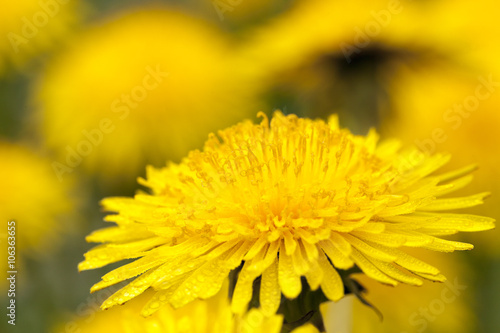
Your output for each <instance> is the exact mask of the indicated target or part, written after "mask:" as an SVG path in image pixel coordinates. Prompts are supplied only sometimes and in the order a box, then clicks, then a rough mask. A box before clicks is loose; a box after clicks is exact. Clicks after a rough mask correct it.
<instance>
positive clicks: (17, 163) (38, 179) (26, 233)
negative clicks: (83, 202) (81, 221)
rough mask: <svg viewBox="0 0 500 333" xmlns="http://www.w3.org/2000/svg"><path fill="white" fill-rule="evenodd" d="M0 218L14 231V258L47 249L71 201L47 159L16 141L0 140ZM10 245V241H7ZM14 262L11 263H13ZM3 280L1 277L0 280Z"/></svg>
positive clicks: (2, 235) (1, 234)
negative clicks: (0, 186) (0, 187)
mask: <svg viewBox="0 0 500 333" xmlns="http://www.w3.org/2000/svg"><path fill="white" fill-rule="evenodd" d="M0 158H1V160H2V163H0V174H2V175H3V179H2V192H1V194H0V220H1V221H4V222H3V223H5V224H7V223H8V222H11V221H13V222H14V223H11V224H9V226H11V227H14V229H11V228H9V231H14V232H15V235H9V236H14V237H16V239H15V247H16V249H15V251H16V254H17V257H16V259H17V260H18V261H22V259H21V257H20V256H19V254H20V253H21V254H33V252H34V251H35V250H39V249H43V250H48V249H50V248H52V247H53V245H54V243H55V241H56V240H57V234H58V233H59V232H61V230H62V229H63V228H62V226H61V225H60V223H58V222H59V218H60V217H61V216H62V215H63V214H66V213H68V212H69V211H70V210H71V209H72V208H73V207H74V202H73V200H72V199H70V198H69V196H68V192H69V184H70V183H71V182H70V180H69V179H68V181H67V182H64V183H60V182H59V181H58V180H57V178H56V176H55V175H54V173H53V171H52V169H51V167H50V161H49V160H45V159H43V158H41V157H39V156H38V155H36V154H35V153H34V152H32V151H31V150H29V149H28V148H25V147H23V146H20V145H14V144H11V143H7V142H3V141H0ZM7 237H8V236H7V227H6V226H5V227H2V228H1V230H0V240H1V243H2V249H4V248H5V247H4V246H6V242H7ZM11 245H12V244H11ZM18 263H19V262H17V263H16V264H15V265H17V264H18ZM0 265H1V266H0V269H2V271H3V272H6V271H7V269H6V265H7V260H2V261H1V264H0ZM2 283H4V280H2Z"/></svg>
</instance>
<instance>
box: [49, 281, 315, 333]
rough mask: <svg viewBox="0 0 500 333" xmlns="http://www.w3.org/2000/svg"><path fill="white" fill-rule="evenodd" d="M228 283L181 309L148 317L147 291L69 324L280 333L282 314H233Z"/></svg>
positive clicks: (130, 332)
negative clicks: (144, 310) (144, 309)
mask: <svg viewBox="0 0 500 333" xmlns="http://www.w3.org/2000/svg"><path fill="white" fill-rule="evenodd" d="M227 286H228V283H225V284H224V286H223V288H222V289H221V291H220V292H219V293H218V294H217V295H215V296H214V297H212V298H210V299H208V300H203V301H201V300H197V301H194V302H192V303H190V304H189V305H187V306H185V307H183V308H182V309H177V310H174V309H173V308H171V307H170V306H164V307H162V308H161V309H159V311H158V312H157V313H156V314H155V315H154V316H151V317H148V318H144V317H142V316H141V315H140V309H141V308H142V307H143V306H144V304H145V302H146V300H147V298H148V295H147V294H145V295H142V296H141V297H138V298H137V299H134V300H133V301H131V302H129V303H127V304H126V305H124V306H122V307H116V308H113V309H110V310H109V311H105V312H103V311H99V312H96V313H95V314H94V313H92V314H91V315H89V316H87V317H85V318H82V319H80V320H78V321H76V322H71V321H70V322H69V323H70V324H69V325H70V326H68V327H73V329H75V330H76V329H78V332H81V333H86V332H88V333H101V332H102V333H107V332H116V333H139V332H141V333H142V332H148V333H188V332H189V333H211V332H212V333H239V332H245V333H246V332H248V333H260V332H266V333H267V332H269V333H279V332H280V331H281V326H282V322H283V318H282V316H281V315H273V316H270V317H265V316H264V315H263V314H262V312H261V311H260V310H259V309H256V308H253V309H251V310H250V311H249V312H247V313H246V314H244V315H243V316H238V315H233V313H232V312H231V307H230V305H229V300H228V287H227ZM86 313H87V312H86ZM66 325H68V324H66ZM60 326H61V327H57V328H56V329H54V332H55V333H56V332H60V331H62V330H64V328H65V327H64V326H63V325H60ZM294 332H295V331H294ZM299 332H300V331H299ZM307 332H314V331H307Z"/></svg>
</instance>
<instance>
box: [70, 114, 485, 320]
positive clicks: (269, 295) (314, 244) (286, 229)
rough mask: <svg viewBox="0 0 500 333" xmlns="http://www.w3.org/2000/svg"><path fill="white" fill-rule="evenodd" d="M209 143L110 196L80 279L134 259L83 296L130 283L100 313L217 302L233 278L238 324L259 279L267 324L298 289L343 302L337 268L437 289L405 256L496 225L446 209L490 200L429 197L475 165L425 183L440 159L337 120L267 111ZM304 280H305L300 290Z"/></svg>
mask: <svg viewBox="0 0 500 333" xmlns="http://www.w3.org/2000/svg"><path fill="white" fill-rule="evenodd" d="M260 116H262V117H263V118H264V119H263V120H262V122H261V123H260V124H253V123H252V122H251V121H245V122H242V123H239V124H237V125H235V126H233V127H230V128H228V129H225V130H222V131H219V132H218V135H210V136H209V139H208V140H207V142H206V143H205V146H204V148H203V150H202V151H198V150H195V151H192V152H190V153H189V155H188V157H187V158H185V159H184V160H182V162H181V163H179V164H174V163H170V164H169V165H167V167H165V168H161V169H155V168H153V167H148V168H147V177H146V178H145V179H142V178H140V179H139V183H140V184H142V185H144V186H145V187H147V188H149V189H150V193H146V192H141V193H138V194H137V195H136V196H135V197H134V198H108V199H104V200H103V202H102V204H103V206H104V208H105V210H107V211H109V212H117V214H114V215H108V216H107V217H106V221H109V222H114V223H116V224H117V225H116V226H113V227H110V228H106V229H102V230H97V231H95V232H93V233H92V234H91V235H89V236H88V237H87V240H88V241H90V242H99V243H104V244H102V245H100V246H97V247H95V248H94V249H92V250H90V251H89V252H88V253H87V254H86V255H85V261H83V262H82V263H80V265H79V269H80V270H85V269H93V268H98V267H101V266H104V265H107V264H110V263H113V262H117V261H120V260H122V259H131V258H138V259H137V260H135V261H133V262H131V263H128V264H126V265H124V266H122V267H120V268H117V269H115V270H114V271H111V272H110V273H108V274H106V275H104V276H103V277H102V281H101V282H99V283H97V284H96V285H94V286H93V287H92V290H93V291H95V290H99V289H102V288H106V287H108V286H111V285H113V284H115V283H118V282H120V281H123V280H126V279H130V278H132V277H136V276H138V277H136V279H135V280H133V281H132V282H130V283H129V284H128V285H127V286H125V287H124V288H122V289H121V290H119V291H118V292H116V293H115V294H114V295H112V296H111V297H109V298H108V299H107V300H106V301H105V302H104V303H103V305H102V307H103V308H109V307H111V306H113V305H115V304H122V303H124V302H126V301H127V300H129V299H131V298H133V297H135V296H137V295H139V294H141V293H142V292H143V291H145V290H146V289H148V288H149V287H152V288H154V289H155V290H156V291H157V292H156V294H155V296H154V297H153V298H152V299H151V301H150V302H149V303H148V304H147V305H146V306H145V308H144V309H143V312H142V313H143V315H146V316H147V315H150V314H151V313H153V312H154V311H155V310H156V309H157V308H158V307H159V306H160V305H161V304H162V303H169V304H171V305H172V306H174V307H175V308H178V307H181V306H184V305H186V304H188V303H189V302H191V301H193V300H195V299H197V298H201V299H206V298H209V297H211V296H213V295H215V294H216V293H217V292H218V291H219V290H220V288H221V285H222V283H223V281H224V279H226V277H227V276H228V275H229V273H230V272H231V271H232V270H237V271H238V273H239V274H238V275H237V281H236V285H235V288H234V292H233V294H232V303H231V307H232V310H233V312H235V313H244V312H245V311H246V310H247V307H248V304H249V302H250V300H251V299H252V293H253V281H254V280H255V279H256V278H258V277H261V284H260V290H259V291H258V292H259V296H260V307H261V308H262V311H263V313H265V314H274V313H276V311H277V310H278V307H279V305H280V301H281V296H282V294H283V295H284V296H285V297H286V298H288V299H293V298H295V297H297V296H298V295H299V294H300V293H301V290H302V280H305V281H307V284H308V286H309V287H310V288H311V289H312V290H317V289H318V288H321V290H322V292H323V293H324V295H325V296H326V297H327V298H328V299H330V300H334V301H336V300H339V299H341V298H342V297H343V296H344V284H343V282H342V279H341V277H340V275H339V271H341V270H347V269H350V268H352V267H354V266H357V267H358V268H359V269H360V270H361V271H362V272H363V273H364V274H366V275H367V276H369V277H371V278H373V279H375V280H377V281H379V282H381V283H384V284H388V285H393V286H394V285H397V284H398V283H405V284H411V285H421V284H422V280H421V279H420V278H419V277H422V278H425V279H428V280H432V281H444V280H445V278H444V276H443V275H441V274H440V272H439V270H438V269H437V268H435V267H433V266H431V265H429V264H427V263H425V262H422V261H420V260H418V259H416V258H414V257H412V256H410V255H409V254H407V253H405V251H403V250H401V249H399V248H401V247H403V246H407V247H420V248H425V249H430V250H435V251H443V252H452V251H454V250H469V249H471V248H472V247H473V246H472V245H470V244H466V243H460V242H456V241H449V240H445V239H442V238H441V237H440V236H443V235H449V234H453V233H456V232H459V231H480V230H486V229H491V228H493V219H489V218H485V217H480V216H473V215H461V214H454V213H449V212H447V211H448V210H453V209H457V208H465V207H470V206H475V205H478V204H481V203H482V200H483V198H484V197H485V196H487V193H481V194H476V195H472V196H469V197H462V198H449V197H446V198H439V197H440V196H444V195H446V194H448V193H450V192H453V191H454V190H456V189H458V188H461V187H463V186H465V185H466V184H467V183H468V182H470V180H471V176H470V175H469V173H470V171H471V170H472V169H473V167H466V168H463V169H460V170H457V171H453V172H448V173H444V174H438V175H434V172H435V171H436V170H437V169H439V168H440V167H441V166H443V165H444V164H446V163H447V162H448V160H449V156H448V155H445V154H436V155H433V156H427V155H424V154H421V153H419V152H418V150H417V149H409V150H404V151H400V149H399V144H398V142H396V141H392V140H390V141H383V142H380V143H378V136H377V134H376V132H375V131H373V130H372V131H370V132H369V133H368V135H367V136H356V135H353V134H352V133H350V132H349V131H348V130H347V129H340V128H339V126H338V121H337V118H336V117H334V116H332V117H331V118H330V119H329V121H328V122H327V123H326V122H324V121H322V120H310V119H302V118H298V117H297V116H295V115H287V116H285V115H283V114H282V113H281V112H276V113H275V114H274V116H273V118H272V119H271V121H268V119H267V117H266V116H265V115H264V114H263V113H261V114H260ZM303 278H304V279H303Z"/></svg>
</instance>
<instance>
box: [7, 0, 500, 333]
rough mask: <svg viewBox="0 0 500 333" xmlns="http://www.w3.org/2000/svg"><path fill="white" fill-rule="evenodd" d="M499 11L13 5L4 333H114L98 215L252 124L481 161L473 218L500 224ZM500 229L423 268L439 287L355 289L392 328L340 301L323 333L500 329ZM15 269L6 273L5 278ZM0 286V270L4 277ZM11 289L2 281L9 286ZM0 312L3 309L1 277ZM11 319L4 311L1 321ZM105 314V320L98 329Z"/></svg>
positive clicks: (225, 2) (246, 4)
mask: <svg viewBox="0 0 500 333" xmlns="http://www.w3.org/2000/svg"><path fill="white" fill-rule="evenodd" d="M499 12H500V5H498V3H497V2H495V1H490V0H479V1H474V2H473V1H466V0H455V1H451V0H434V1H431V0H413V1H409V0H389V1H379V0H371V1H368V0H353V1H348V2H344V1H336V0H329V1H324V0H295V1H292V0H276V1H263V0H186V1H179V0H177V1H176V0H172V1H166V0H164V1H160V0H157V1H140V0H126V1H115V0H105V1H104V0H103V1H97V0H86V1H85V0H41V1H38V0H20V1H17V2H12V3H8V4H7V3H5V4H2V10H1V11H0V177H1V191H0V220H1V221H0V224H1V225H2V227H1V230H0V241H1V242H2V246H1V249H2V251H4V254H3V255H2V258H6V257H7V255H6V252H7V251H6V231H7V222H8V221H10V220H15V221H16V225H17V262H16V264H17V267H18V272H19V273H18V276H17V290H16V302H17V318H16V319H17V320H16V326H15V327H12V326H11V325H8V324H7V320H6V319H5V315H3V317H4V319H2V321H1V322H0V330H1V331H2V332H6V331H7V332H11V331H12V332H56V333H61V332H98V331H100V330H102V331H103V332H104V331H114V329H116V327H114V326H113V323H114V319H113V317H112V314H106V313H104V314H103V313H99V311H98V310H97V309H98V304H99V303H100V302H101V301H102V300H103V299H104V298H105V297H106V296H108V295H109V292H108V293H106V292H105V294H99V293H97V294H93V295H90V294H89V288H90V286H91V285H92V284H93V283H95V282H96V281H98V279H99V277H100V276H101V275H102V274H104V272H107V271H109V270H111V268H112V267H111V268H104V269H100V270H95V271H89V272H83V273H78V272H77V268H76V267H77V264H78V262H80V261H81V260H82V259H83V253H84V252H86V251H87V250H88V249H89V248H90V247H91V245H90V244H87V243H85V239H84V238H85V235H87V234H89V233H90V232H91V231H92V230H95V229H97V228H102V227H104V222H103V221H102V218H103V213H102V212H101V211H100V207H99V200H101V199H102V198H104V197H107V196H131V195H133V194H134V193H135V191H136V189H137V188H138V185H137V183H136V179H137V177H139V176H143V175H144V174H145V166H146V165H148V164H152V165H155V166H157V167H160V166H163V165H165V163H166V162H167V161H174V162H178V161H180V159H181V158H182V156H184V155H186V154H187V152H188V151H189V150H191V149H196V148H201V147H202V144H203V141H204V140H205V139H206V138H207V136H208V134H209V133H211V132H214V131H217V129H222V128H225V127H227V126H230V125H231V124H234V123H235V122H238V121H240V120H243V119H246V118H250V119H253V120H256V114H257V112H258V111H264V112H265V113H267V114H268V115H271V114H272V113H273V111H274V110H276V109H280V110H282V111H283V112H284V113H286V114H289V113H295V114H297V115H299V116H304V117H312V118H323V119H326V117H328V115H330V114H332V113H338V114H339V117H340V122H341V125H343V126H345V127H348V128H350V129H351V130H352V131H353V132H355V133H357V134H365V133H366V132H367V130H368V129H369V128H371V127H375V128H377V129H378V130H379V132H380V133H381V135H382V137H384V138H385V137H398V138H400V139H401V140H402V141H403V142H404V143H405V144H408V145H410V144H415V145H417V146H418V147H419V148H420V149H421V150H422V151H424V152H426V153H429V154H432V153H434V152H438V151H440V152H443V151H445V152H450V153H452V154H453V159H452V161H451V163H450V165H449V166H447V167H446V168H448V169H451V168H459V167H463V166H467V165H470V164H477V165H478V169H477V171H475V173H474V175H475V181H474V182H473V185H471V186H468V187H467V188H465V189H464V190H462V191H463V192H464V193H469V194H470V193H473V192H474V193H477V192H482V191H491V192H492V196H491V197H490V198H489V199H488V200H487V202H486V203H485V205H483V206H480V207H477V208H474V209H468V210H465V211H464V212H467V213H471V214H481V215H488V216H491V217H494V218H496V219H497V220H498V217H499V216H500V205H499V204H498V203H499V193H500V176H499V173H498V170H499V166H500V162H499V160H500V157H499V150H500V148H499V147H500V134H499V131H500V25H499V24H498V13H499ZM498 237H499V232H498V231H497V230H493V231H489V232H483V233H478V234H469V235H467V234H466V235H457V236H456V237H455V238H454V239H462V240H466V241H468V242H472V243H473V244H475V249H474V250H473V251H471V252H467V253H454V254H446V255H442V254H437V253H430V252H423V251H420V252H419V253H417V254H416V255H417V256H419V257H421V258H425V259H426V261H428V262H430V263H434V264H435V265H437V266H438V267H442V272H443V273H444V274H445V275H446V276H447V277H448V280H449V282H448V283H446V284H433V283H426V284H424V286H423V287H411V286H398V287H397V288H389V287H385V286H382V285H380V284H377V283H374V282H372V281H369V280H368V279H363V278H360V281H361V282H362V283H363V284H364V285H365V286H366V287H367V289H368V290H369V292H368V294H367V295H366V298H367V299H368V300H369V301H370V302H371V303H372V304H373V305H374V306H375V307H377V308H378V309H379V310H380V311H381V312H382V313H383V315H384V319H383V320H380V319H379V317H378V316H377V314H376V312H375V311H373V310H372V309H370V308H368V307H366V306H364V305H362V304H361V303H360V302H359V301H358V300H356V299H353V298H351V297H347V298H346V299H345V300H343V301H341V302H339V304H336V305H334V306H331V307H330V309H329V310H328V311H327V313H328V316H329V318H330V320H329V322H331V329H330V332H332V333H333V332H334V333H344V332H345V333H347V332H398V333H403V332H407V333H411V332H456V333H468V332H499V331H500V316H498V309H500V284H499V283H498V281H499V280H500V242H499V240H498V239H499V238H498ZM6 261H7V260H6V259H2V261H1V263H0V269H2V272H6V270H7V269H6V264H7V262H6ZM2 274H4V273H2ZM2 276H3V275H2ZM0 289H1V293H0V300H1V304H2V308H3V309H5V307H4V306H6V304H7V302H8V297H7V289H8V288H7V284H6V280H5V278H3V279H2V280H1V281H0ZM4 311H5V310H4ZM106 316H109V317H106Z"/></svg>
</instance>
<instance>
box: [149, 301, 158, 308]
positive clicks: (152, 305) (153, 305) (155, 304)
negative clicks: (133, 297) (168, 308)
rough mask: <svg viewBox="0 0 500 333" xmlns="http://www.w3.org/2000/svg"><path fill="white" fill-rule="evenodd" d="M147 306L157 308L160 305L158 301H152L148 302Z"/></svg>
mask: <svg viewBox="0 0 500 333" xmlns="http://www.w3.org/2000/svg"><path fill="white" fill-rule="evenodd" d="M149 307H150V308H151V309H156V308H159V307H160V303H159V302H153V303H151V304H149Z"/></svg>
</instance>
